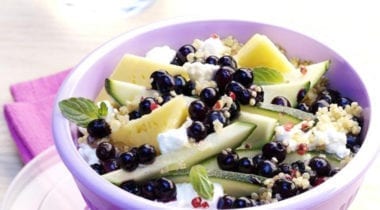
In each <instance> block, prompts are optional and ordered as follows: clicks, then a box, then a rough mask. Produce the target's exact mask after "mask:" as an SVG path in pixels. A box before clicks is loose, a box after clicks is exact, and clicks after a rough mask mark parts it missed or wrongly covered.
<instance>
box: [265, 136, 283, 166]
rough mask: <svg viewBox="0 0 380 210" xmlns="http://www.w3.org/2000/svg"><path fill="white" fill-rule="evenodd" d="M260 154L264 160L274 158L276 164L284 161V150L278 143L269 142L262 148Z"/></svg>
mask: <svg viewBox="0 0 380 210" xmlns="http://www.w3.org/2000/svg"><path fill="white" fill-rule="evenodd" d="M262 153H263V157H264V158H266V159H268V160H271V159H272V158H276V159H277V162H278V163H281V162H282V161H284V160H285V157H286V148H285V147H284V145H283V144H281V143H280V142H278V141H271V142H268V143H266V144H265V145H264V146H263V147H262Z"/></svg>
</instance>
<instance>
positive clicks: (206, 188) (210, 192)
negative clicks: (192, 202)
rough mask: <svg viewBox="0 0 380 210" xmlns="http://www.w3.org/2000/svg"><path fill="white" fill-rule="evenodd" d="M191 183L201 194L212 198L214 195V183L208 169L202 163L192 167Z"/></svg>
mask: <svg viewBox="0 0 380 210" xmlns="http://www.w3.org/2000/svg"><path fill="white" fill-rule="evenodd" d="M189 177H190V183H191V185H192V186H193V188H194V190H195V191H196V192H197V193H198V195H199V196H201V197H202V198H205V199H211V198H212V197H213V196H214V184H213V183H212V182H211V180H210V179H209V177H208V175H207V170H206V168H205V167H204V166H202V165H195V166H193V167H191V169H190V174H189Z"/></svg>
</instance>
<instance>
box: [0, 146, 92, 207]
mask: <svg viewBox="0 0 380 210" xmlns="http://www.w3.org/2000/svg"><path fill="white" fill-rule="evenodd" d="M1 209H2V210H24V209H28V210H37V209H38V210H51V209H54V210H61V209H62V210H63V209H65V210H66V209H70V210H79V209H80V210H84V209H87V206H86V203H85V202H84V200H83V198H82V196H81V194H80V192H79V190H78V188H77V186H76V184H75V182H74V179H73V178H72V176H71V174H70V172H69V171H68V170H67V169H66V167H65V165H64V164H63V162H62V161H61V159H60V158H59V155H58V153H57V151H56V149H55V147H50V148H49V149H47V150H46V151H44V152H43V153H41V154H40V155H38V156H37V157H36V158H34V159H33V160H32V161H31V162H29V163H28V164H27V165H26V166H25V167H24V168H23V169H22V170H21V171H20V173H19V174H18V175H17V176H16V177H15V179H14V180H13V181H12V183H11V185H10V187H9V188H8V190H7V192H6V194H5V197H4V200H3V203H2V206H1Z"/></svg>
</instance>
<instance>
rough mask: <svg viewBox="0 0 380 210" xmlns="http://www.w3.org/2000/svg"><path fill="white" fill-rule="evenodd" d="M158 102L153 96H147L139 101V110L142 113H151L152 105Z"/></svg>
mask: <svg viewBox="0 0 380 210" xmlns="http://www.w3.org/2000/svg"><path fill="white" fill-rule="evenodd" d="M155 104H158V103H157V101H156V100H155V99H154V98H152V97H146V98H144V99H142V100H141V101H140V103H139V110H138V112H140V113H141V114H142V115H145V114H149V113H151V112H152V107H153V106H154V105H155Z"/></svg>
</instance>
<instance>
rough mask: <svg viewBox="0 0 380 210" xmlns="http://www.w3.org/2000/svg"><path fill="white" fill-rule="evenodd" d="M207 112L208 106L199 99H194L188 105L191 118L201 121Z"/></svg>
mask: <svg viewBox="0 0 380 210" xmlns="http://www.w3.org/2000/svg"><path fill="white" fill-rule="evenodd" d="M207 112H208V107H207V106H206V105H205V103H203V102H202V101H201V100H195V101H193V102H191V103H190V105H189V116H190V118H191V119H192V120H198V121H203V120H204V119H205V118H206V114H207Z"/></svg>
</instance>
